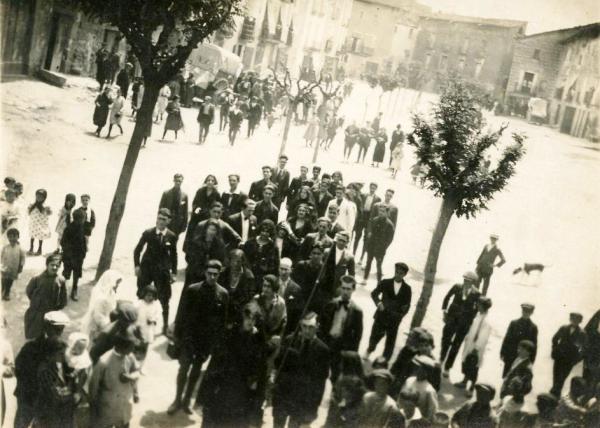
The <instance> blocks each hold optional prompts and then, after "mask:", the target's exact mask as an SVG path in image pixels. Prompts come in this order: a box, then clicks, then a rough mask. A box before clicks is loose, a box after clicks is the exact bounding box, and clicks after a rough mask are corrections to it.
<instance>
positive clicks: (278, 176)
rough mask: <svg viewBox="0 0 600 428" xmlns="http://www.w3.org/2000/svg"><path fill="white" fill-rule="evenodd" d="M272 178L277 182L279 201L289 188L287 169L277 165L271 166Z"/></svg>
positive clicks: (283, 197) (281, 200)
mask: <svg viewBox="0 0 600 428" xmlns="http://www.w3.org/2000/svg"><path fill="white" fill-rule="evenodd" d="M272 180H273V181H274V182H275V184H277V196H278V197H277V201H278V202H279V203H281V202H283V200H284V199H285V197H286V196H287V194H288V189H289V188H290V172H289V171H288V170H287V169H283V170H281V169H279V167H273V177H272Z"/></svg>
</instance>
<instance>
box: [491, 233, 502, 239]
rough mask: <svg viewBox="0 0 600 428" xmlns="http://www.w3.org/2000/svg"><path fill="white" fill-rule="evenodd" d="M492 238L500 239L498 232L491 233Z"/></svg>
mask: <svg viewBox="0 0 600 428" xmlns="http://www.w3.org/2000/svg"><path fill="white" fill-rule="evenodd" d="M490 238H492V239H499V238H500V237H499V236H498V235H497V234H496V233H492V234H491V235H490Z"/></svg>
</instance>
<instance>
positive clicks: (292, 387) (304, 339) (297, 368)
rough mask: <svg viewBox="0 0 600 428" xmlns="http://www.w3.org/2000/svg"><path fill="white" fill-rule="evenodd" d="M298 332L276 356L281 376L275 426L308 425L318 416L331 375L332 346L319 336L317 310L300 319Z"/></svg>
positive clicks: (275, 400) (276, 390)
mask: <svg viewBox="0 0 600 428" xmlns="http://www.w3.org/2000/svg"><path fill="white" fill-rule="evenodd" d="M300 326H301V330H300V334H299V335H294V334H290V335H288V336H287V337H286V338H285V339H284V340H283V343H282V347H281V352H279V354H278V357H277V359H276V360H275V367H278V368H279V376H277V378H276V380H275V386H274V388H273V426H274V427H275V428H283V427H285V426H286V422H287V419H288V418H289V419H290V421H289V426H290V427H299V426H302V425H305V426H308V425H310V424H311V422H313V421H314V420H315V419H316V418H317V411H318V410H319V405H320V404H321V400H322V399H323V393H324V392H325V384H326V382H327V377H328V376H329V348H327V345H325V344H324V343H323V342H322V341H321V340H320V339H319V338H318V337H317V330H318V325H317V314H315V313H314V312H310V313H308V314H307V315H306V316H305V317H304V318H303V319H302V321H301V324H300Z"/></svg>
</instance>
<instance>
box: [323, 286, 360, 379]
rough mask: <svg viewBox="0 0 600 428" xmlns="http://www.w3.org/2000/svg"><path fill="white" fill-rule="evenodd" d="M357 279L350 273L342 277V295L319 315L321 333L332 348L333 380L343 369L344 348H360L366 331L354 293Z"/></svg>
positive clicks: (355, 350)
mask: <svg viewBox="0 0 600 428" xmlns="http://www.w3.org/2000/svg"><path fill="white" fill-rule="evenodd" d="M355 288H356V280H355V279H354V278H353V277H351V276H350V275H344V276H343V277H342V278H341V286H340V289H339V290H340V295H339V296H338V297H336V298H334V299H333V300H331V301H330V302H329V303H327V304H326V305H325V307H324V308H323V312H322V313H321V315H320V317H319V337H320V338H321V340H323V342H324V343H325V344H326V345H327V347H328V348H329V350H330V351H331V357H330V358H331V382H333V383H335V381H336V380H337V378H338V376H339V373H340V361H341V358H342V351H354V352H357V351H358V345H360V339H361V338H362V332H363V313H362V310H361V309H360V308H359V307H358V305H357V304H356V303H354V302H353V301H352V300H351V298H352V293H353V292H354V289H355Z"/></svg>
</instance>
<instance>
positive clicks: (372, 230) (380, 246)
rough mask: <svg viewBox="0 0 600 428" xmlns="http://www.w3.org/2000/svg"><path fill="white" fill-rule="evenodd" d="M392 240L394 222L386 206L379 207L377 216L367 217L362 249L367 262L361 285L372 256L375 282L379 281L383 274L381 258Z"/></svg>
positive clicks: (367, 274)
mask: <svg viewBox="0 0 600 428" xmlns="http://www.w3.org/2000/svg"><path fill="white" fill-rule="evenodd" d="M393 240H394V224H393V223H392V221H391V220H390V219H389V218H388V216H387V208H386V207H379V209H378V214H377V216H376V217H375V218H373V219H369V224H368V227H367V233H366V236H365V239H364V245H363V249H365V250H366V251H367V264H366V266H365V271H364V275H363V281H362V284H363V285H364V284H366V283H367V279H368V278H369V273H370V272H371V263H372V262H373V258H374V259H375V263H376V265H377V282H381V279H382V276H383V272H382V265H383V259H384V258H385V253H386V252H387V249H388V247H389V246H390V245H391V243H392V241H393Z"/></svg>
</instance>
